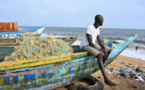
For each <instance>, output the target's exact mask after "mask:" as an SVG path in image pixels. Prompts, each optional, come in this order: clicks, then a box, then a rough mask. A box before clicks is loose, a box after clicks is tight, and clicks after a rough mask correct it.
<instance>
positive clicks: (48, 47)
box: [5, 37, 72, 61]
mask: <svg viewBox="0 0 145 90" xmlns="http://www.w3.org/2000/svg"><path fill="white" fill-rule="evenodd" d="M70 53H72V48H71V46H69V45H68V44H67V43H66V42H65V41H63V40H61V39H55V38H51V37H27V38H25V37H24V40H23V42H21V43H20V45H19V46H16V47H15V48H14V52H13V53H12V54H11V55H10V56H7V57H5V60H11V61H15V60H16V61H21V60H28V59H29V60H32V59H33V60H34V59H41V58H43V57H50V56H60V55H65V54H70Z"/></svg>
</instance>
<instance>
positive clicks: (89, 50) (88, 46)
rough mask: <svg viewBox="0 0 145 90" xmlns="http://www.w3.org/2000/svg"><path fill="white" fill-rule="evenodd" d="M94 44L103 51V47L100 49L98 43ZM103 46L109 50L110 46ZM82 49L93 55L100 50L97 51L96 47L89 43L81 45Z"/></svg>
mask: <svg viewBox="0 0 145 90" xmlns="http://www.w3.org/2000/svg"><path fill="white" fill-rule="evenodd" d="M96 46H97V47H98V48H99V49H100V50H101V51H103V49H102V47H101V46H100V45H96ZM105 48H106V50H107V52H108V51H110V50H111V48H110V47H108V46H105ZM82 50H84V51H87V52H88V53H90V54H91V55H93V56H97V55H98V54H99V53H100V51H98V50H97V49H95V48H93V47H91V46H90V45H86V46H83V47H82Z"/></svg>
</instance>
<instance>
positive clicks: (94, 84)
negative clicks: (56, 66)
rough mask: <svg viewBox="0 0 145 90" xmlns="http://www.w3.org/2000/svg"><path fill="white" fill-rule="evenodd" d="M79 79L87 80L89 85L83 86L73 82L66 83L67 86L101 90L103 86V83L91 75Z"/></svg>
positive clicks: (79, 89) (78, 88)
mask: <svg viewBox="0 0 145 90" xmlns="http://www.w3.org/2000/svg"><path fill="white" fill-rule="evenodd" d="M81 81H84V82H87V83H88V84H90V85H89V86H85V85H82V84H79V83H77V82H75V83H72V84H70V85H68V86H67V88H68V89H69V90H103V87H104V85H103V83H102V82H101V81H100V80H98V79H96V78H95V77H93V76H91V75H89V76H87V77H85V78H83V79H81Z"/></svg>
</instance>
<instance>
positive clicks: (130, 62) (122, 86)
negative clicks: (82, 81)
mask: <svg viewBox="0 0 145 90" xmlns="http://www.w3.org/2000/svg"><path fill="white" fill-rule="evenodd" d="M127 66H129V67H136V66H139V67H140V69H141V70H142V71H143V72H145V61H144V60H141V59H136V58H131V57H126V56H121V55H119V56H118V57H117V58H116V59H115V60H114V61H113V62H111V63H110V64H109V65H108V66H106V67H105V68H124V67H127ZM105 70H106V69H105ZM106 72H107V74H108V77H109V78H110V79H111V80H112V81H113V82H114V83H116V84H117V86H113V87H110V86H108V85H106V84H105V83H104V82H103V81H104V80H103V77H102V74H101V72H100V70H99V71H97V72H95V73H93V74H92V75H93V76H94V77H96V78H99V79H100V80H101V81H102V82H103V83H104V90H145V81H144V82H139V81H135V80H133V79H132V78H131V77H123V76H120V75H118V74H117V73H113V72H110V71H108V70H106ZM55 90H67V88H65V87H60V88H57V89H55Z"/></svg>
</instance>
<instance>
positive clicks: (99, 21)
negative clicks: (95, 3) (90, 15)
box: [95, 15, 103, 26]
mask: <svg viewBox="0 0 145 90" xmlns="http://www.w3.org/2000/svg"><path fill="white" fill-rule="evenodd" d="M95 23H99V25H100V26H102V25H103V16H102V15H96V16H95Z"/></svg>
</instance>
